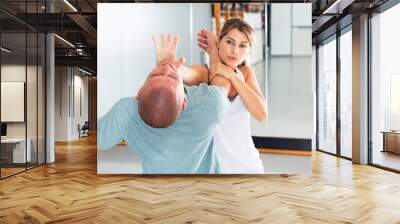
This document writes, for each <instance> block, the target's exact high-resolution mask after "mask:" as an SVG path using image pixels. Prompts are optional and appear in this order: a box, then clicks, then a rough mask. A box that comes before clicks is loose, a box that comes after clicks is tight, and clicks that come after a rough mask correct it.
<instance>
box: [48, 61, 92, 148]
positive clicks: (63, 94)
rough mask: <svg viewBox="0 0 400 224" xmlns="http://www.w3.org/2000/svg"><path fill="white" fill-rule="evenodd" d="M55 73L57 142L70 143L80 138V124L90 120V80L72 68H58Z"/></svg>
mask: <svg viewBox="0 0 400 224" xmlns="http://www.w3.org/2000/svg"><path fill="white" fill-rule="evenodd" d="M55 73H56V77H55V79H56V80H55V86H56V88H55V89H56V91H55V125H56V127H55V141H70V140H73V139H77V138H79V133H78V124H80V125H81V126H82V125H83V124H84V122H85V121H87V120H88V78H87V76H84V73H82V72H80V71H79V70H77V69H76V68H72V67H56V70H55ZM77 90H80V97H77V96H79V93H78V91H77ZM79 99H80V100H81V102H79ZM77 105H82V108H81V109H82V114H81V113H80V112H79V108H78V107H77ZM74 110H75V111H74Z"/></svg>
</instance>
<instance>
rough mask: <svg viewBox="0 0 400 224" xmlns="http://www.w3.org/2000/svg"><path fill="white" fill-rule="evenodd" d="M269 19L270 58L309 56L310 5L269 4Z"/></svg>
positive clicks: (310, 37)
mask: <svg viewBox="0 0 400 224" xmlns="http://www.w3.org/2000/svg"><path fill="white" fill-rule="evenodd" d="M270 19H271V21H270V24H271V55H272V56H285V55H295V56H310V55H311V53H312V52H311V39H312V36H311V30H312V27H311V26H312V24H311V3H294V4H290V3H287V4H271V17H270ZM308 43H309V44H308Z"/></svg>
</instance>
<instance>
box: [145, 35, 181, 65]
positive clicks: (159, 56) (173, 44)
mask: <svg viewBox="0 0 400 224" xmlns="http://www.w3.org/2000/svg"><path fill="white" fill-rule="evenodd" d="M152 40H153V44H154V46H155V48H156V63H157V65H159V64H160V63H161V62H163V61H169V62H171V63H173V64H174V65H175V66H176V68H179V67H180V66H181V65H183V64H184V63H185V59H184V58H180V59H179V60H177V59H176V51H177V49H178V43H179V37H178V36H174V37H173V38H172V36H171V35H170V34H168V36H167V38H165V36H164V34H161V45H160V46H159V45H158V44H157V40H156V38H155V37H154V36H153V38H152Z"/></svg>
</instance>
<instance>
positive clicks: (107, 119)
mask: <svg viewBox="0 0 400 224" xmlns="http://www.w3.org/2000/svg"><path fill="white" fill-rule="evenodd" d="M129 109H130V108H128V107H127V106H126V103H125V102H124V100H123V99H121V100H119V101H118V102H117V103H116V104H114V105H113V107H112V108H111V109H110V110H109V111H108V112H107V113H106V114H105V115H104V116H103V117H102V118H100V119H99V120H98V130H97V143H98V147H99V149H100V150H103V149H108V148H111V147H113V146H115V145H116V144H118V143H119V142H120V141H121V140H122V139H123V138H124V137H123V134H124V129H125V124H126V123H127V120H126V117H127V116H126V115H127V114H128V111H127V110H129Z"/></svg>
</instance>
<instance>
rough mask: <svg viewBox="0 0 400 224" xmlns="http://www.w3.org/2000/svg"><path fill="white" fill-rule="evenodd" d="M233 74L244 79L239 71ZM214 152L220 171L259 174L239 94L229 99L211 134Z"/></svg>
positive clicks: (248, 116)
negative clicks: (228, 105) (220, 118)
mask: <svg viewBox="0 0 400 224" xmlns="http://www.w3.org/2000/svg"><path fill="white" fill-rule="evenodd" d="M237 71H238V72H237V75H238V76H239V77H240V79H241V80H244V77H243V74H242V73H241V72H240V71H239V70H237ZM214 151H215V153H216V156H217V159H218V163H219V166H220V171H221V173H230V174H261V173H264V167H263V164H262V161H261V159H260V154H259V152H258V150H257V149H256V148H255V146H254V143H253V139H252V138H251V132H250V113H249V112H248V111H247V109H246V107H245V105H244V104H243V102H242V100H241V99H240V96H239V95H237V96H236V98H235V99H234V100H233V101H231V102H230V107H229V109H228V110H227V112H226V113H225V115H224V116H223V118H222V120H221V121H220V123H218V125H217V129H216V131H215V134H214Z"/></svg>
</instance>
